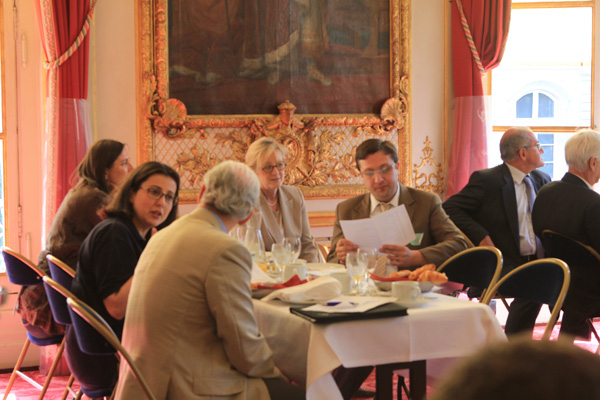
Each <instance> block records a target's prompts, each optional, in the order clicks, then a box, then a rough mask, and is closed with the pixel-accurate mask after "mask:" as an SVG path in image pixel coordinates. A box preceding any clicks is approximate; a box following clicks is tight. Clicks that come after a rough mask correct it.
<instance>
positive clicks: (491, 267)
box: [437, 246, 502, 298]
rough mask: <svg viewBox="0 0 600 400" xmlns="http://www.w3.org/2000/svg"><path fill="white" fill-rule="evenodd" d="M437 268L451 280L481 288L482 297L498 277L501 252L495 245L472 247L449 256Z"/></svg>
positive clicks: (500, 266) (500, 267) (500, 265)
mask: <svg viewBox="0 0 600 400" xmlns="http://www.w3.org/2000/svg"><path fill="white" fill-rule="evenodd" d="M437 270H438V272H444V273H445V274H446V275H448V279H449V280H450V281H452V282H458V283H462V284H464V285H466V286H474V287H479V288H481V289H483V293H482V295H481V298H483V297H484V296H485V291H486V290H487V288H488V287H490V286H492V285H493V284H494V283H496V281H497V280H498V278H499V277H500V273H501V272H502V252H500V250H499V249H497V248H495V247H489V246H480V247H472V248H470V249H466V250H463V251H461V252H460V253H458V254H455V255H454V256H452V257H450V258H449V259H448V260H446V261H445V262H444V263H443V264H442V265H440V266H439V267H438V269H437Z"/></svg>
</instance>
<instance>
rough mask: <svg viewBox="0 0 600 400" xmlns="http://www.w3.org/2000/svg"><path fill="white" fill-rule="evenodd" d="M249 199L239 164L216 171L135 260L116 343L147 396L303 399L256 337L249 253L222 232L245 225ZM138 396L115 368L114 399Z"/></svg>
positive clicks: (125, 371) (249, 179) (250, 188)
mask: <svg viewBox="0 0 600 400" xmlns="http://www.w3.org/2000/svg"><path fill="white" fill-rule="evenodd" d="M258 196H259V182H258V178H257V177H256V174H255V173H254V172H253V171H252V170H251V169H250V168H249V167H247V166H246V165H244V164H242V163H238V162H234V161H225V162H223V163H221V164H219V165H217V166H216V167H214V168H213V169H211V170H210V171H208V172H207V173H206V174H205V175H204V179H203V183H202V188H201V189H200V205H199V207H198V208H197V209H196V210H194V211H193V212H191V213H190V214H188V215H186V216H184V217H182V218H180V219H178V220H177V221H175V222H174V223H172V224H171V225H170V226H169V227H168V228H165V229H163V230H161V231H160V232H158V233H157V234H156V235H154V236H153V237H152V239H151V240H150V242H149V243H148V245H147V246H146V249H145V250H144V252H143V253H142V256H141V257H140V260H139V263H138V265H137V268H136V271H135V275H134V277H133V283H132V287H131V292H130V295H129V302H128V305H127V313H126V315H127V318H126V320H125V328H124V332H123V346H124V347H125V348H126V349H127V351H128V352H130V353H131V355H132V357H133V359H134V361H135V363H136V364H137V366H138V367H139V369H140V370H141V372H142V374H143V376H144V377H145V378H146V380H147V382H148V384H149V386H150V389H151V390H152V392H153V393H154V396H155V397H156V398H157V399H178V400H179V399H196V398H217V397H218V398H220V399H221V398H222V399H235V400H241V399H269V398H271V399H304V389H302V388H300V387H298V386H295V385H292V384H291V383H289V382H287V381H286V380H285V379H284V378H283V377H282V375H281V372H280V371H279V370H278V369H277V367H276V366H275V364H274V363H273V358H272V353H271V350H270V348H269V346H268V345H267V342H266V340H265V338H264V337H263V336H262V335H261V334H260V333H259V331H258V327H257V324H256V320H255V318H254V313H253V307H252V298H251V290H250V270H251V268H252V259H251V257H250V253H249V252H248V250H247V249H246V248H245V247H244V246H243V245H242V244H241V243H240V242H239V241H237V240H236V239H234V238H232V237H230V236H229V235H227V232H228V231H229V230H231V229H232V228H233V227H234V226H235V225H238V224H240V225H242V224H245V223H246V222H247V221H248V219H249V218H250V217H251V215H252V210H253V209H254V207H255V206H256V202H257V200H258ZM143 397H144V393H143V392H142V391H141V389H140V387H139V385H138V384H137V382H136V379H135V377H134V375H133V374H132V373H131V371H130V369H129V368H128V366H127V363H122V364H121V370H120V373H119V382H118V385H117V394H116V398H117V400H119V399H120V400H129V399H141V398H143Z"/></svg>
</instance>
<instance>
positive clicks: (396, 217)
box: [340, 204, 416, 249]
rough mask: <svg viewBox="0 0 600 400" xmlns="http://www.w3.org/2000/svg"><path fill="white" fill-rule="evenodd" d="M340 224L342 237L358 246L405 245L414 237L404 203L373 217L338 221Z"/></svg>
mask: <svg viewBox="0 0 600 400" xmlns="http://www.w3.org/2000/svg"><path fill="white" fill-rule="evenodd" d="M340 226H341V227H342V232H344V237H345V238H346V239H348V240H350V241H351V242H353V243H355V244H357V245H359V246H360V247H375V248H376V249H378V248H380V247H381V246H383V245H384V244H397V245H402V246H405V245H407V244H408V243H410V242H411V241H413V240H415V238H416V235H415V231H414V229H413V226H412V223H411V222H410V218H409V216H408V213H407V212H406V207H405V206H404V204H401V205H400V206H398V207H394V208H392V209H391V210H388V211H386V212H383V213H381V214H378V215H376V216H375V217H373V218H363V219H355V220H347V221H340Z"/></svg>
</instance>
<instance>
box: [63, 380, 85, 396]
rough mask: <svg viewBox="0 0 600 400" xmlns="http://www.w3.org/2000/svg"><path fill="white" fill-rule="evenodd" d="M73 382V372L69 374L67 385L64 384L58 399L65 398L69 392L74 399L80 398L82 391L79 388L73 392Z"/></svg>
mask: <svg viewBox="0 0 600 400" xmlns="http://www.w3.org/2000/svg"><path fill="white" fill-rule="evenodd" d="M73 382H75V377H74V376H73V374H71V376H70V377H69V381H68V382H67V386H65V391H64V392H63V395H62V397H61V398H60V400H66V399H67V396H68V395H69V394H70V395H71V397H72V398H73V399H75V400H78V399H80V398H81V395H82V394H83V393H82V392H81V390H79V391H78V392H77V393H75V391H74V390H73Z"/></svg>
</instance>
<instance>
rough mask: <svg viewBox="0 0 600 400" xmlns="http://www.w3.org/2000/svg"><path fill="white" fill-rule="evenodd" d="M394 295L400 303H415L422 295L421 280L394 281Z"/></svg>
mask: <svg viewBox="0 0 600 400" xmlns="http://www.w3.org/2000/svg"><path fill="white" fill-rule="evenodd" d="M392 297H395V298H396V300H397V301H398V302H400V303H402V302H404V303H414V302H416V301H417V300H419V298H420V297H421V288H420V287H419V282H415V281H399V282H392Z"/></svg>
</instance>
